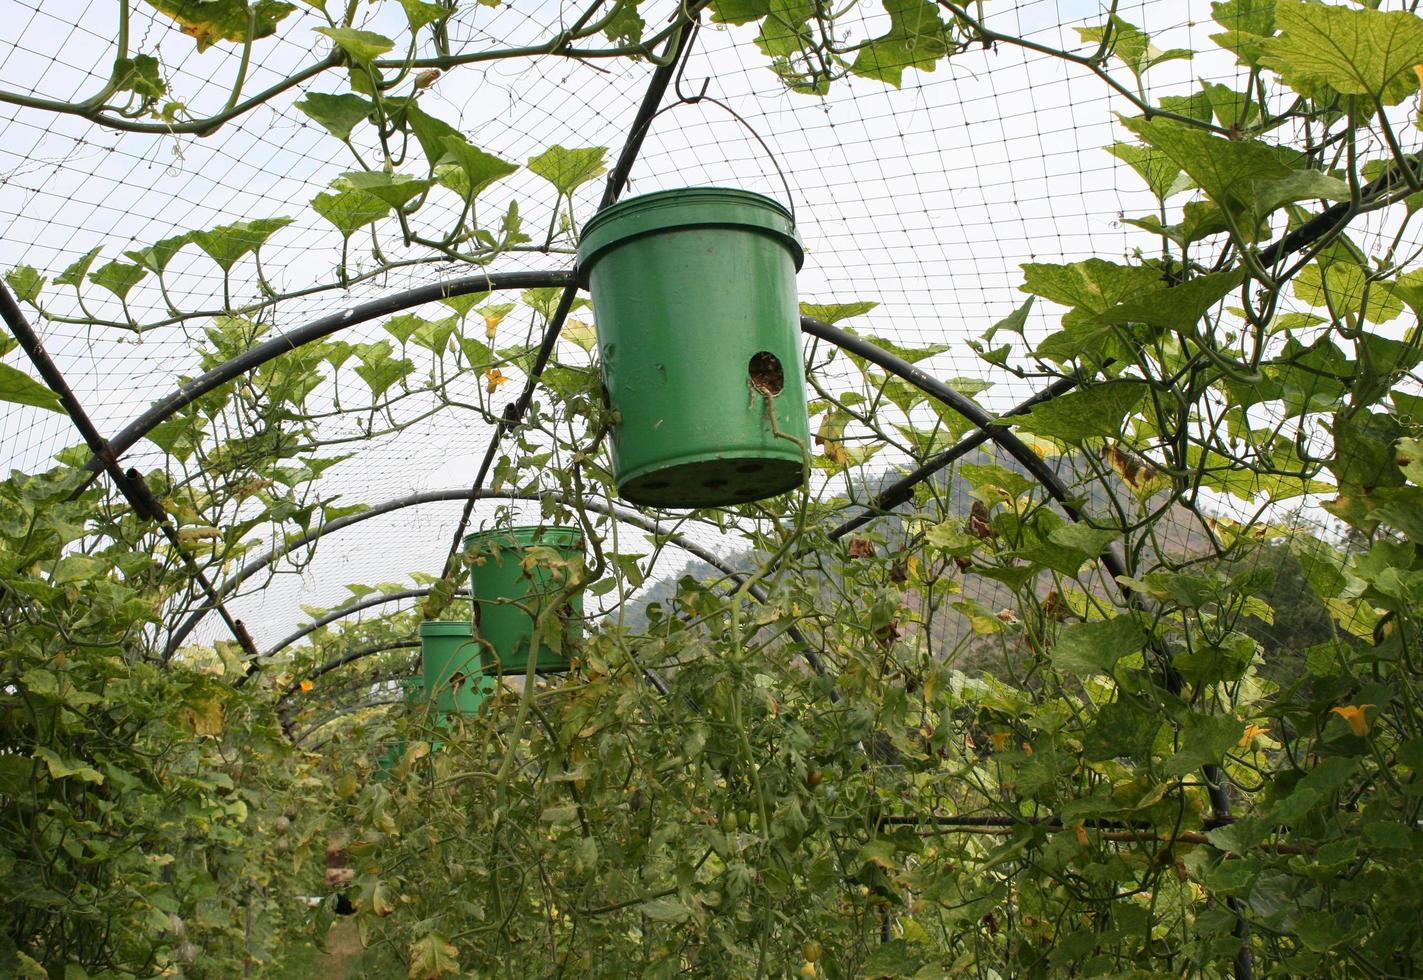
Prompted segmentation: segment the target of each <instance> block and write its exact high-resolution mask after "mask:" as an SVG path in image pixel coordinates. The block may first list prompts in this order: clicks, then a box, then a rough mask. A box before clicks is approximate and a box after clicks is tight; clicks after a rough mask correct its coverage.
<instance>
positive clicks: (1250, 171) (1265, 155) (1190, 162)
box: [1123, 116, 1293, 208]
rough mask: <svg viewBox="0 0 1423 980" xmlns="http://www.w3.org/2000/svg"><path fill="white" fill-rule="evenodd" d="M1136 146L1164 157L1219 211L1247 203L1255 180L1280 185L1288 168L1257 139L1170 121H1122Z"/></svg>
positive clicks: (1274, 151)
mask: <svg viewBox="0 0 1423 980" xmlns="http://www.w3.org/2000/svg"><path fill="white" fill-rule="evenodd" d="M1123 124H1124V125H1125V126H1126V127H1127V128H1128V129H1130V130H1131V131H1132V132H1133V133H1135V134H1136V135H1137V136H1138V137H1140V139H1141V140H1142V142H1144V143H1146V144H1147V145H1148V146H1152V147H1155V148H1156V149H1158V150H1160V151H1161V152H1162V153H1164V154H1166V155H1167V156H1168V157H1170V158H1171V159H1172V160H1173V161H1174V162H1175V163H1176V165H1177V166H1178V167H1180V168H1181V169H1182V170H1183V171H1184V172H1185V173H1186V175H1187V176H1189V177H1190V178H1191V179H1192V180H1193V181H1195V182H1196V185H1197V186H1199V187H1200V188H1201V190H1203V191H1205V193H1206V194H1207V195H1208V196H1209V197H1210V198H1211V199H1212V200H1213V201H1215V202H1216V203H1217V204H1219V205H1221V206H1222V207H1227V208H1235V207H1239V206H1241V205H1243V204H1245V203H1247V202H1249V201H1250V200H1251V198H1252V196H1253V195H1254V192H1255V184H1256V183H1257V182H1259V181H1270V180H1283V179H1284V178H1286V177H1288V176H1290V174H1291V172H1292V169H1293V168H1291V167H1290V166H1289V164H1288V163H1287V162H1286V154H1285V153H1284V152H1282V151H1281V150H1279V149H1278V148H1276V147H1273V146H1269V145H1267V144H1265V143H1262V142H1260V141H1259V140H1229V139H1225V138H1224V137H1222V136H1215V135H1213V134H1211V133H1207V132H1204V131H1202V130H1200V129H1196V128H1195V127H1193V126H1189V125H1187V124H1186V123H1181V122H1177V121H1176V120H1174V119H1165V118H1162V117H1159V116H1158V117H1156V118H1154V119H1150V120H1147V119H1143V118H1140V117H1138V118H1135V119H1125V120H1123Z"/></svg>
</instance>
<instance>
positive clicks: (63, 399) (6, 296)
mask: <svg viewBox="0 0 1423 980" xmlns="http://www.w3.org/2000/svg"><path fill="white" fill-rule="evenodd" d="M0 318H3V319H4V321H5V324H6V326H8V327H9V328H10V333H11V334H13V335H14V337H15V341H16V343H18V344H19V345H20V347H21V348H22V349H23V350H24V352H25V355H26V356H27V357H29V359H30V363H31V364H33V365H34V366H35V370H37V371H38V372H39V373H40V377H41V378H43V379H44V382H45V384H47V385H49V387H50V390H51V391H53V392H54V393H55V394H56V395H57V396H59V402H60V405H61V406H63V408H64V411H65V413H66V414H67V415H68V416H69V420H70V421H71V422H73V423H74V427H75V428H76V429H78V430H79V435H80V436H81V437H82V438H83V439H84V443H85V445H87V446H88V447H89V451H90V452H91V453H93V454H94V459H95V460H97V461H98V462H99V466H98V470H97V471H96V475H97V472H104V473H107V474H109V478H110V479H112V480H113V481H114V486H116V487H118V490H119V493H121V494H123V496H124V499H125V500H127V501H128V502H129V506H131V507H132V508H133V510H134V513H136V514H137V515H138V516H140V517H142V518H144V519H146V520H150V521H153V522H154V523H156V524H157V525H158V529H159V531H160V532H162V534H163V536H164V537H165V538H166V539H167V540H168V544H169V545H170V546H171V547H172V548H173V549H174V550H176V551H177V553H178V557H179V558H180V559H181V560H182V562H183V564H184V565H186V566H187V568H188V571H189V573H190V574H191V575H192V576H193V579H194V581H196V582H197V583H198V586H199V588H201V589H202V590H203V593H204V594H205V595H206V596H207V598H208V602H209V603H211V604H212V605H213V607H214V608H216V609H217V611H218V615H220V616H221V617H222V621H223V622H224V623H225V624H227V628H228V630H229V631H230V632H231V633H232V636H233V638H234V639H236V640H237V643H238V645H239V646H241V647H242V649H243V652H245V653H246V654H247V655H248V656H254V655H255V654H256V652H257V651H256V647H255V646H254V645H253V643H252V637H251V636H250V635H249V634H248V633H247V629H246V627H245V626H243V625H242V621H241V620H238V619H234V618H233V617H232V614H231V613H229V612H228V611H227V607H226V606H225V605H223V603H222V602H221V600H220V599H219V598H218V595H217V592H216V591H214V589H213V587H212V583H211V582H209V581H208V578H207V576H206V575H204V574H203V572H202V569H200V568H199V567H198V563H197V561H196V560H194V558H193V556H192V555H191V554H190V553H189V552H188V549H187V548H186V547H184V545H183V542H182V540H181V539H180V538H179V537H178V530H177V528H175V527H174V526H173V522H172V521H170V520H169V519H168V515H167V513H165V512H164V510H163V505H162V504H160V503H159V502H158V500H157V498H155V497H154V496H153V493H152V492H151V491H150V490H149V489H148V484H147V483H146V482H145V481H144V479H143V474H142V473H140V472H138V470H129V471H127V472H125V471H124V470H123V468H122V467H120V466H119V464H118V454H117V453H115V452H114V450H113V446H112V445H111V444H110V443H109V442H108V441H107V440H105V439H104V437H103V436H102V435H100V434H99V430H98V428H97V427H96V426H95V425H94V422H93V420H92V419H90V418H89V414H88V413H87V412H85V411H84V406H83V405H81V404H79V399H78V398H77V397H76V396H75V394H74V390H73V389H72V388H70V387H69V382H67V381H65V380H64V374H63V373H62V372H61V371H60V370H59V367H58V365H56V364H55V363H54V360H53V359H52V358H51V357H50V356H49V352H48V351H46V350H45V349H44V344H43V342H41V340H40V338H39V335H38V334H36V333H35V331H34V328H33V327H31V326H30V322H29V320H28V319H26V317H25V314H24V312H23V311H21V309H20V305H19V304H18V303H16V302H15V297H13V296H12V295H10V290H9V287H7V286H6V285H5V284H4V283H3V282H0ZM82 492H83V488H82V487H81V488H80V489H79V490H77V491H75V493H74V494H73V495H72V496H71V499H74V498H75V497H77V496H78V495H79V494H80V493H82Z"/></svg>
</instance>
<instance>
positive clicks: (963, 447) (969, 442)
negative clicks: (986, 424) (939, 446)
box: [830, 378, 1077, 541]
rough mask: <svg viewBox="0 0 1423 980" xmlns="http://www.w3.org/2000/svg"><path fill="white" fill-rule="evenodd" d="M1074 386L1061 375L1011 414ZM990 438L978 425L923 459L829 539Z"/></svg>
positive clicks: (902, 498)
mask: <svg viewBox="0 0 1423 980" xmlns="http://www.w3.org/2000/svg"><path fill="white" fill-rule="evenodd" d="M1075 387H1077V379H1076V378H1059V379H1058V380H1056V381H1054V382H1053V383H1052V384H1050V385H1048V386H1047V387H1046V388H1044V389H1043V390H1042V391H1040V392H1038V393H1037V394H1036V395H1034V396H1033V397H1031V398H1027V399H1025V400H1023V401H1021V402H1019V403H1018V404H1017V405H1015V406H1013V408H1012V410H1011V411H1009V412H1008V414H1009V415H1020V414H1022V413H1023V412H1026V411H1028V410H1029V409H1031V408H1032V407H1033V406H1034V405H1038V404H1041V403H1042V402H1045V401H1049V400H1051V399H1053V398H1056V397H1057V396H1058V395H1061V394H1064V393H1066V392H1068V391H1071V390H1072V389H1073V388H1075ZM988 440H989V434H988V430H987V429H979V430H978V431H977V432H975V433H974V434H973V435H971V436H965V437H964V438H962V439H960V440H959V441H958V442H957V443H955V444H954V445H953V446H950V447H949V448H948V449H945V450H944V451H943V452H941V453H939V454H938V455H937V456H934V457H932V458H930V459H929V460H927V461H925V462H924V463H921V464H920V465H919V466H917V467H915V468H914V469H913V470H911V471H910V472H908V473H906V474H904V476H902V477H900V478H899V479H898V480H896V481H894V483H892V484H890V485H889V486H887V487H885V488H884V489H883V490H881V491H880V492H879V493H878V494H876V496H875V498H874V499H873V500H871V501H870V502H869V503H868V504H866V505H865V509H864V511H863V512H862V513H860V514H857V515H855V516H854V517H852V518H850V519H849V520H848V521H846V522H845V523H843V524H841V525H840V526H839V527H837V528H836V529H835V530H833V531H831V532H830V540H831V541H838V540H840V539H841V538H843V537H844V536H845V535H847V534H849V533H850V532H851V531H856V530H858V529H860V528H862V527H864V526H865V525H866V524H868V523H870V521H873V520H874V519H875V518H878V517H883V516H884V515H885V514H887V513H888V512H889V511H891V510H894V508H896V507H898V506H899V505H900V504H905V503H908V502H909V499H910V497H912V496H913V493H914V488H915V487H917V486H918V485H919V484H921V483H923V482H924V481H925V480H927V479H928V478H929V477H931V476H933V475H934V474H935V473H937V472H939V471H940V470H942V469H943V468H944V467H946V466H948V465H949V464H951V463H954V462H957V461H958V460H960V459H962V458H963V457H965V456H967V455H968V454H969V453H971V452H973V450H975V449H977V448H978V447H979V446H981V445H983V444H984V443H985V442H987V441H988Z"/></svg>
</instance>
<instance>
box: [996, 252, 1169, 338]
mask: <svg viewBox="0 0 1423 980" xmlns="http://www.w3.org/2000/svg"><path fill="white" fill-rule="evenodd" d="M1160 285H1161V273H1160V272H1159V271H1157V270H1155V269H1149V268H1147V267H1145V266H1139V265H1118V264H1117V263H1115V262H1108V261H1106V260H1105V259H1087V260H1085V261H1082V262H1072V263H1069V264H1062V265H1050V264H1046V263H1039V262H1028V263H1025V264H1024V265H1023V285H1022V286H1020V287H1019V288H1020V289H1022V291H1023V292H1025V293H1032V294H1033V295H1034V296H1041V297H1042V298H1043V299H1046V300H1051V301H1052V302H1054V303H1060V304H1062V305H1063V306H1070V307H1072V308H1073V310H1074V313H1069V314H1068V315H1067V316H1064V317H1063V318H1062V322H1063V323H1064V324H1067V325H1071V324H1073V323H1078V322H1081V321H1082V320H1083V319H1085V318H1088V317H1090V315H1091V314H1096V313H1104V312H1106V311H1107V310H1109V309H1111V308H1112V307H1114V306H1116V305H1117V304H1118V303H1120V302H1122V301H1123V300H1126V299H1129V298H1131V297H1132V296H1135V295H1137V294H1138V293H1141V292H1145V291H1149V290H1153V289H1157V288H1159V287H1160Z"/></svg>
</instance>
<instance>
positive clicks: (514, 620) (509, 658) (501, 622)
mask: <svg viewBox="0 0 1423 980" xmlns="http://www.w3.org/2000/svg"><path fill="white" fill-rule="evenodd" d="M534 549H549V550H548V551H546V552H543V553H541V554H540V553H538V552H535V551H534ZM464 550H465V555H466V557H468V558H469V559H470V562H471V564H470V569H469V590H470V594H471V596H472V597H473V599H474V635H475V640H476V642H477V643H478V644H479V647H480V655H481V657H482V658H483V660H484V669H485V671H486V672H487V673H489V674H523V673H524V672H525V671H526V670H527V669H528V664H529V641H530V639H531V638H532V636H533V632H534V618H535V617H537V616H539V615H541V614H542V613H543V611H544V610H545V609H546V608H547V603H548V602H550V601H551V600H552V599H553V598H555V597H556V595H557V593H558V592H559V590H561V589H562V588H563V587H564V586H565V585H566V584H567V582H568V576H570V575H572V574H573V573H574V572H575V571H581V568H582V561H583V532H582V531H581V530H579V529H578V528H573V527H515V528H508V529H496V530H489V531H481V532H480V533H478V534H471V535H469V536H468V537H466V538H465V539H464ZM521 607H522V608H521ZM582 616H583V595H582V593H581V592H575V593H573V595H571V596H570V597H569V598H568V599H567V600H566V604H565V608H564V609H562V610H560V612H559V614H558V615H557V616H555V617H552V618H551V622H552V623H553V624H554V628H556V629H557V630H558V631H559V633H558V635H557V638H556V639H557V641H558V645H559V646H560V647H561V651H556V650H554V649H552V648H551V647H550V644H549V642H548V638H547V637H545V638H543V639H542V640H541V641H540V643H539V656H538V664H537V667H536V668H535V669H536V670H537V671H538V672H539V673H541V674H549V673H558V672H560V671H566V670H568V669H569V654H570V648H571V647H572V646H573V644H575V643H576V642H577V641H578V639H579V637H580V636H581V632H582V629H581V626H582Z"/></svg>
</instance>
